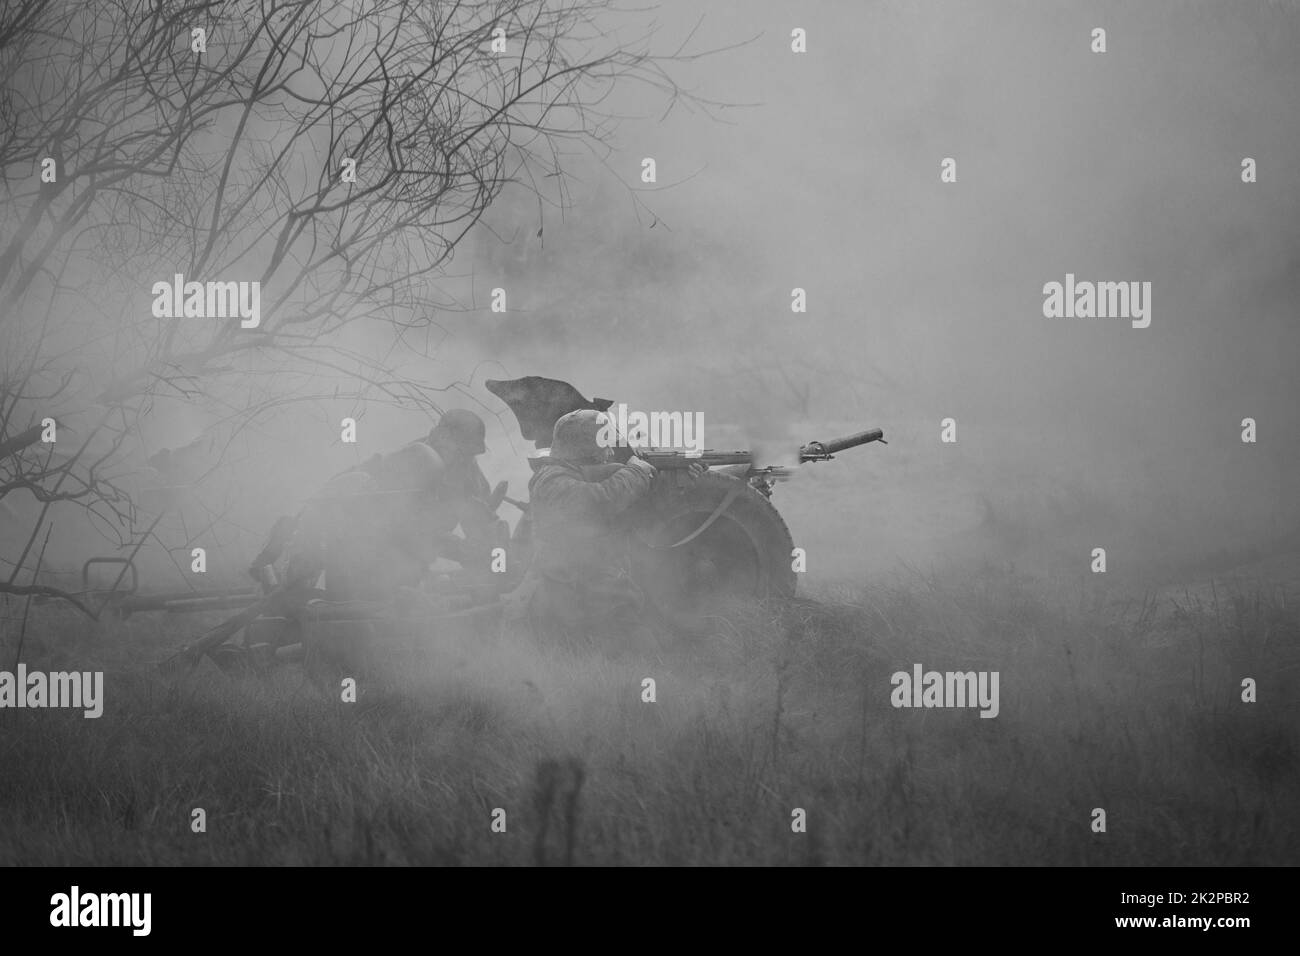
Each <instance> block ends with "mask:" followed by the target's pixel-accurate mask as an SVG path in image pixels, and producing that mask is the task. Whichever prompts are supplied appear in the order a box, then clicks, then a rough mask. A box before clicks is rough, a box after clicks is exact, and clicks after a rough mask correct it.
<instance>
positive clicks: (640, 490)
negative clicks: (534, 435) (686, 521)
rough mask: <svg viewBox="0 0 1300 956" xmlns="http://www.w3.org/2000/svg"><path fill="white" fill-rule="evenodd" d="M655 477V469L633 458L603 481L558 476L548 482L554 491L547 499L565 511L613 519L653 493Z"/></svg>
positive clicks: (547, 495)
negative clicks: (583, 512)
mask: <svg viewBox="0 0 1300 956" xmlns="http://www.w3.org/2000/svg"><path fill="white" fill-rule="evenodd" d="M654 475H655V469H654V466H652V465H650V464H649V463H648V462H646V461H643V460H642V459H640V458H633V459H632V460H631V461H630V462H629V463H628V464H626V465H624V466H623V467H622V468H620V469H618V471H616V472H614V474H612V475H610V476H609V477H608V478H606V479H604V480H603V481H583V480H582V479H580V478H576V477H574V476H572V475H563V474H562V475H556V476H555V478H554V479H552V482H549V484H551V485H552V487H551V488H548V489H546V494H545V496H546V497H550V498H552V500H554V501H556V502H559V503H561V504H562V505H563V506H564V507H566V508H572V509H575V510H582V511H586V512H595V513H597V514H600V515H602V516H604V517H613V516H614V515H616V514H618V513H620V512H622V511H625V510H626V509H628V508H630V507H631V506H632V505H633V504H634V503H635V502H636V500H637V499H638V498H640V497H641V496H642V495H644V494H645V493H646V492H647V491H649V490H650V485H651V482H652V481H653V479H654ZM539 490H540V489H539Z"/></svg>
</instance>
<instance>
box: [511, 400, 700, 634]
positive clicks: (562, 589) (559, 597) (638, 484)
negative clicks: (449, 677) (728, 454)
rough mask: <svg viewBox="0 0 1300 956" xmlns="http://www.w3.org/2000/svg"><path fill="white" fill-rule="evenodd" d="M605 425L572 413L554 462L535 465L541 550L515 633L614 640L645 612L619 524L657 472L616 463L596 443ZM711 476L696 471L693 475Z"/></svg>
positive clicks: (516, 609) (518, 595)
mask: <svg viewBox="0 0 1300 956" xmlns="http://www.w3.org/2000/svg"><path fill="white" fill-rule="evenodd" d="M606 421H607V418H606V416H605V414H604V413H603V412H597V411H593V410H590V409H582V410H580V411H576V412H570V413H569V414H567V415H565V416H563V417H562V418H560V419H559V421H557V422H556V423H555V431H554V439H553V442H552V445H551V452H550V456H549V457H547V458H541V459H534V461H533V462H532V463H531V464H532V465H533V468H534V474H533V477H532V479H531V480H530V481H529V483H528V491H529V500H530V503H529V518H530V520H531V522H532V526H533V528H532V533H533V537H534V541H535V551H534V556H533V560H532V564H531V565H530V567H529V569H528V574H527V575H526V576H525V578H524V582H523V583H522V584H521V585H520V587H519V588H518V589H517V590H516V591H515V593H514V594H513V595H512V598H511V601H510V605H509V607H508V609H507V613H506V624H507V626H508V627H510V626H513V627H519V626H521V625H523V624H525V623H526V624H528V625H531V627H532V629H533V630H534V632H535V633H536V634H538V635H539V636H541V637H543V638H545V639H551V640H554V639H557V638H560V639H562V638H563V637H565V636H569V637H578V638H585V637H590V636H591V635H592V634H593V633H603V634H606V635H608V634H610V633H611V629H613V628H617V627H620V626H621V627H623V628H627V627H629V626H630V625H631V622H632V621H633V620H634V619H635V618H636V616H638V615H639V613H640V611H641V609H642V605H643V596H642V594H641V591H640V589H639V588H638V587H637V586H636V584H635V583H634V582H633V581H632V579H631V577H630V575H629V568H628V548H629V546H630V544H631V542H630V540H629V537H628V531H627V528H626V526H625V525H623V524H622V523H621V520H620V519H622V518H623V517H624V516H625V515H626V513H627V512H628V510H629V509H630V508H632V506H633V505H635V504H636V503H637V502H638V501H640V500H641V499H642V498H644V496H645V495H646V494H647V493H648V492H649V491H650V490H651V487H652V486H653V481H654V477H655V469H654V467H653V466H652V465H650V464H649V463H648V462H646V461H645V460H643V459H641V458H637V457H635V456H634V457H632V458H630V459H629V460H628V462H627V464H625V465H621V466H620V465H613V464H610V459H611V457H612V451H613V450H612V449H611V448H608V447H602V446H601V445H600V443H599V442H598V441H597V435H598V434H599V432H600V430H601V428H602V426H604V425H605V423H606ZM704 470H705V469H704V468H703V466H700V465H692V466H691V468H690V475H691V477H692V478H695V477H697V476H698V475H700V474H703V472H704Z"/></svg>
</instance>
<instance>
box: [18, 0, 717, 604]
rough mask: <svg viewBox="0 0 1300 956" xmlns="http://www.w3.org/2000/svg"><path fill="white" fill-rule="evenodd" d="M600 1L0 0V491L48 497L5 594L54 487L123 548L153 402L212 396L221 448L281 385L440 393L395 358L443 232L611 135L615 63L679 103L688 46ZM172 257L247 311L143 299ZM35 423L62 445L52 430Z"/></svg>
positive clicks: (58, 497)
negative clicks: (576, 149) (677, 65)
mask: <svg viewBox="0 0 1300 956" xmlns="http://www.w3.org/2000/svg"><path fill="white" fill-rule="evenodd" d="M609 16H610V11H609V10H608V3H607V2H606V0H480V2H448V3H434V2H419V3H416V2H409V0H366V2H364V3H360V2H348V0H260V2H257V3H223V2H216V0H13V2H11V3H8V4H6V5H5V6H4V8H3V11H0V83H3V86H2V87H0V176H2V177H3V187H4V195H3V197H2V198H0V500H2V499H3V498H4V497H5V496H6V495H9V494H12V493H15V492H18V491H21V490H25V491H27V492H29V493H31V494H32V495H34V496H35V497H36V499H37V500H39V501H40V502H42V508H41V511H40V515H39V518H38V519H37V520H36V522H35V525H34V527H32V528H31V531H30V537H29V539H28V540H27V545H26V547H24V548H22V549H21V550H20V551H19V555H18V558H17V560H16V563H14V564H13V565H12V566H11V567H10V568H8V569H7V572H8V573H7V574H5V573H3V572H4V571H5V570H6V569H0V592H7V593H20V594H21V593H32V589H33V588H34V587H37V585H35V583H34V582H24V580H23V578H24V575H25V573H26V572H24V568H25V567H26V566H27V563H28V559H29V554H30V552H31V545H32V542H34V541H35V540H36V539H37V536H38V535H39V533H40V530H41V528H42V527H43V526H45V524H46V522H47V521H48V520H50V509H51V507H53V506H55V505H56V504H59V505H75V506H78V507H81V508H84V509H85V510H86V511H87V512H88V513H89V514H91V515H92V516H94V517H95V519H96V520H97V522H98V523H99V526H100V527H101V528H102V529H103V530H105V531H106V532H108V533H111V534H113V535H115V536H116V537H117V538H118V539H119V543H121V544H123V545H126V544H130V543H132V542H135V543H137V544H138V542H139V541H140V533H141V532H140V528H139V527H138V526H137V525H138V521H139V516H138V514H137V511H136V507H135V503H134V502H133V500H132V497H131V495H130V493H129V492H128V491H127V490H125V488H124V486H123V484H122V483H121V481H120V478H121V474H120V468H121V461H122V450H123V448H124V447H125V446H126V445H129V444H130V442H131V440H132V436H133V435H136V434H137V433H138V428H139V424H140V421H141V416H144V415H146V414H148V412H149V410H150V407H151V402H152V401H153V400H154V399H158V398H162V397H171V398H179V399H181V400H184V401H187V402H193V403H195V404H198V405H202V406H204V407H206V408H208V409H218V410H220V411H221V418H220V421H221V425H220V430H221V432H222V434H220V435H215V436H213V438H214V440H216V441H218V442H226V443H228V442H229V440H230V439H231V438H232V436H234V435H236V434H238V433H239V431H240V430H241V429H242V428H244V427H246V426H247V425H249V424H250V423H252V422H255V421H259V420H265V419H267V418H268V417H269V416H271V415H273V414H274V413H275V411H276V410H277V409H278V408H280V407H281V406H282V404H283V403H285V402H295V401H306V400H312V399H314V398H320V397H326V396H332V397H334V398H339V397H350V398H352V399H354V400H355V401H356V402H358V403H360V402H367V401H380V402H388V403H392V404H395V405H399V406H401V407H406V408H421V409H429V410H437V409H438V397H439V394H440V393H441V392H442V391H444V390H445V389H446V388H448V387H450V385H451V383H443V384H441V385H435V384H433V383H429V382H423V381H418V380H415V379H414V378H413V377H412V376H411V375H410V374H408V373H403V372H402V371H401V369H400V368H399V367H398V364H397V363H396V362H395V361H394V356H395V355H396V354H398V353H399V352H400V353H402V354H405V355H408V356H409V355H411V354H414V355H417V356H429V355H430V354H431V353H432V351H433V350H434V349H436V347H437V342H438V340H439V337H440V331H439V329H440V327H439V326H438V324H437V321H436V314H437V312H438V311H440V310H448V309H458V308H461V306H460V305H459V304H458V303H456V302H455V301H454V300H452V299H451V298H449V297H447V296H444V295H441V294H440V293H439V290H438V287H437V283H436V280H437V279H438V277H439V276H441V275H443V274H444V271H445V269H446V267H447V264H448V262H449V261H450V259H451V256H452V254H453V252H454V250H455V249H456V247H457V245H458V243H460V242H461V240H462V239H463V238H464V237H465V236H466V234H467V233H468V232H469V231H470V230H471V229H472V228H473V227H474V226H475V224H476V223H477V222H478V221H479V219H480V217H481V216H482V215H483V213H484V211H485V210H486V209H487V208H488V207H489V206H490V205H491V204H492V202H493V201H494V200H495V199H496V197H497V196H498V195H499V194H500V191H501V190H502V188H503V187H504V186H505V185H506V184H507V183H511V182H515V183H523V184H525V185H527V186H530V187H531V188H534V189H536V190H538V191H539V195H540V194H541V189H542V187H541V185H540V184H542V183H545V182H547V181H548V180H549V181H550V182H552V183H560V184H562V183H563V172H564V170H563V166H564V162H565V160H566V157H568V156H569V155H570V151H571V149H572V147H573V146H582V147H586V148H589V149H592V150H596V151H599V150H600V149H601V148H602V144H603V143H604V142H605V141H606V137H607V135H608V133H609V131H610V129H611V128H612V124H613V123H614V122H615V121H616V119H617V118H616V117H614V116H611V115H609V114H608V113H606V112H604V111H603V110H602V103H604V102H605V100H606V98H607V97H608V95H609V93H610V91H611V89H612V88H613V86H614V84H615V83H617V82H621V81H625V80H633V81H637V82H641V83H645V84H649V85H650V86H651V87H653V88H654V89H655V90H657V91H658V92H659V93H660V94H662V95H663V96H664V97H665V98H666V99H667V100H668V101H669V103H670V104H671V103H672V102H676V101H677V100H678V98H679V97H680V96H683V94H682V93H681V91H680V90H679V89H678V88H677V87H676V85H675V84H674V83H673V81H672V80H671V78H670V76H669V74H668V72H667V71H666V68H665V67H666V65H667V63H668V62H669V61H671V60H673V59H675V58H680V57H681V56H682V54H681V51H677V52H676V53H675V54H673V55H672V56H669V57H657V56H653V55H651V53H650V52H649V49H648V39H649V38H648V34H645V33H641V34H638V35H637V37H636V39H635V40H633V41H630V42H629V41H624V40H620V39H619V38H617V37H616V35H615V34H614V33H612V32H610V30H609V29H608V24H609V20H608V19H607V17H609ZM696 55H699V54H696ZM705 105H706V106H707V104H705ZM176 274H181V275H183V276H184V278H185V280H186V281H198V282H213V281H220V282H234V281H249V282H252V281H256V282H258V283H259V284H260V290H261V303H262V309H261V312H262V316H263V317H262V319H261V322H260V324H259V325H258V326H257V327H256V328H244V327H242V324H241V322H240V321H239V320H238V318H231V317H224V318H213V317H212V316H208V315H185V314H181V315H179V316H177V317H171V316H156V315H154V312H153V310H152V309H151V298H152V293H151V289H152V287H153V284H154V283H155V282H163V283H170V282H171V281H172V277H173V276H174V275H176ZM176 305H177V308H178V309H179V307H180V304H179V303H177V304H176ZM195 311H199V310H195ZM376 330H378V332H379V333H380V334H378V335H376V334H375V332H376ZM331 387H332V390H331ZM45 419H53V420H55V422H56V423H57V424H58V425H59V427H60V428H61V429H69V428H71V429H72V434H71V437H72V439H73V440H72V441H71V442H68V441H67V438H66V437H65V436H66V434H67V431H66V430H65V431H60V433H59V439H60V440H59V442H58V443H57V444H56V445H50V444H48V443H43V442H41V441H40V440H39V437H40V434H41V433H40V431H38V430H37V429H36V428H34V427H33V426H37V425H38V423H39V422H41V421H42V420H45ZM69 423H75V428H74V427H73V426H71V425H70V424H69ZM56 447H57V449H58V450H57V451H56ZM68 447H71V448H72V449H73V450H72V451H70V452H67V451H64V449H65V448H68ZM115 469H116V470H115ZM54 590H56V589H50V588H43V589H41V593H52V592H53V591H54ZM65 593H66V592H65Z"/></svg>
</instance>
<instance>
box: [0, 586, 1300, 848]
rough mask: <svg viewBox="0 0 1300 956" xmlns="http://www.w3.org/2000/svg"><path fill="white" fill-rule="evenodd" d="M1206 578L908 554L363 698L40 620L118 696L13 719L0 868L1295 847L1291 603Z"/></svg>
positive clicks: (42, 659) (159, 628)
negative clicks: (988, 697) (714, 626)
mask: <svg viewBox="0 0 1300 956" xmlns="http://www.w3.org/2000/svg"><path fill="white" fill-rule="evenodd" d="M1212 593H1213V595H1214V597H1213V600H1212V601H1208V600H1206V599H1203V598H1202V597H1201V596H1200V592H1199V591H1196V592H1194V591H1192V590H1184V591H1183V592H1181V594H1180V593H1178V592H1173V591H1171V592H1168V593H1162V594H1154V593H1148V594H1146V595H1145V596H1144V595H1135V596H1133V597H1131V598H1130V597H1123V596H1120V595H1117V594H1112V593H1108V592H1107V591H1106V590H1105V589H1103V588H1101V587H1085V586H1082V585H1079V584H1077V583H1075V584H1072V585H1071V584H1060V583H1053V582H1052V581H1050V580H1045V579H1042V578H1031V577H1029V576H1026V575H1023V574H1021V573H1018V572H1016V571H1014V570H1012V569H1011V568H1009V567H1006V566H1001V567H999V566H997V565H989V564H984V565H978V564H971V565H968V566H966V567H964V568H958V569H948V570H945V571H944V573H943V574H938V573H932V572H925V571H920V570H908V571H900V572H898V573H896V574H893V575H890V576H885V577H881V578H877V579H875V580H874V581H873V583H871V584H867V585H855V586H849V585H844V586H840V587H838V588H823V589H822V590H821V591H820V592H817V593H813V594H811V595H810V596H809V597H808V598H805V599H801V600H800V601H799V602H798V603H796V604H794V605H792V606H788V607H785V608H782V609H779V610H776V611H772V610H769V611H766V612H765V611H762V610H759V609H753V610H752V611H751V612H750V613H749V614H748V615H747V617H746V618H745V619H743V620H741V619H735V620H732V621H729V622H727V623H726V624H725V626H721V627H720V628H719V631H718V633H717V634H716V635H715V636H714V637H713V638H711V639H709V640H706V641H703V642H700V643H698V644H694V645H682V644H677V645H674V646H671V647H668V648H664V649H659V650H655V651H653V652H646V651H644V650H641V651H638V650H636V649H632V650H628V649H612V648H610V649H586V650H583V649H574V648H538V647H535V646H529V645H527V644H525V643H522V642H519V641H516V640H513V639H511V638H508V637H499V636H492V637H480V638H473V637H469V636H462V637H460V638H456V639H450V638H444V639H441V640H435V639H432V638H431V639H430V640H429V642H428V645H429V648H430V650H429V651H428V653H427V654H425V655H422V656H420V657H418V658H415V659H411V660H405V659H404V660H402V661H400V662H399V663H400V668H399V673H398V675H397V676H396V677H393V678H389V679H375V680H373V681H372V680H369V679H367V680H364V681H363V682H362V685H361V693H360V696H359V699H358V701H357V702H356V703H343V702H342V701H341V700H340V696H341V695H340V694H338V693H335V692H333V691H331V692H329V693H326V692H324V691H322V690H321V689H320V688H318V687H317V686H316V685H314V684H312V683H310V682H309V681H307V680H306V679H305V678H304V677H303V675H302V673H301V671H300V670H298V669H297V668H287V669H283V670H281V671H279V672H277V673H275V674H274V675H273V676H269V677H266V676H245V677H238V678H232V677H229V676H227V675H226V674H224V673H223V672H221V671H219V670H217V669H216V668H215V667H213V666H212V665H211V664H210V663H205V664H204V665H202V666H201V667H200V668H199V669H198V670H197V671H195V672H194V673H192V674H190V675H189V676H188V677H185V678H184V679H180V680H176V681H168V680H165V679H164V678H162V677H160V676H157V675H156V674H155V673H154V672H153V671H152V670H151V669H150V668H149V667H148V666H147V664H148V662H149V661H151V660H156V659H157V658H159V657H161V656H163V655H164V653H165V652H166V651H167V650H168V649H169V648H172V647H174V646H176V645H177V643H178V642H179V641H180V640H181V639H182V638H183V637H184V636H185V635H184V634H183V633H182V632H181V630H180V628H181V627H184V628H188V629H189V630H190V631H192V630H193V629H195V628H197V627H199V626H200V624H201V622H199V621H194V620H186V619H177V618H172V619H167V618H165V617H161V616H159V617H157V618H154V619H153V620H150V619H148V618H146V617H143V616H140V617H137V618H132V619H131V620H129V621H128V622H126V623H125V624H121V625H118V626H117V627H116V628H115V629H112V628H104V629H101V630H100V631H99V632H98V633H96V634H95V635H93V636H92V635H90V634H88V633H87V632H86V626H85V625H84V624H82V623H80V622H79V621H78V620H77V619H76V618H75V617H72V616H70V615H68V614H67V612H64V611H60V610H58V609H55V608H52V607H44V608H35V609H33V621H32V622H31V624H30V625H29V628H28V633H27V636H26V647H25V649H24V653H23V659H24V661H25V662H26V663H27V665H28V667H29V669H31V668H39V669H46V670H59V669H71V668H77V669H83V670H84V669H102V670H104V671H105V672H106V677H105V698H106V701H105V709H104V715H103V717H101V718H99V719H98V720H90V719H84V718H83V717H82V716H81V715H80V712H67V711H33V710H5V711H0V819H3V821H4V825H3V826H2V827H0V862H4V863H21V864H55V863H57V864H214V863H216V864H535V863H543V864H549V865H553V864H558V863H563V862H565V861H566V859H571V860H572V861H573V862H574V863H576V864H578V865H583V864H814V865H815V864H832V865H834V864H1049V865H1054V864H1118V865H1128V864H1147V865H1153V864H1175V865H1178V864H1295V863H1298V862H1300V826H1298V824H1300V804H1298V803H1297V801H1296V799H1295V795H1296V793H1297V792H1300V767H1298V761H1297V755H1298V754H1300V719H1297V718H1298V716H1300V712H1298V711H1297V706H1298V705H1300V612H1298V611H1297V608H1296V606H1295V604H1294V602H1289V601H1288V599H1287V597H1286V595H1285V593H1284V592H1280V591H1277V590H1273V591H1270V590H1269V589H1267V588H1256V589H1254V590H1249V589H1245V588H1235V587H1232V586H1224V585H1220V586H1219V587H1216V588H1213V590H1212ZM19 611H20V605H19V604H18V603H17V602H11V603H10V605H9V607H8V611H7V612H6V613H5V617H6V621H5V622H4V623H5V625H6V630H5V632H4V644H3V649H2V650H0V653H3V655H4V657H3V658H0V660H3V661H4V664H3V666H5V667H9V666H10V662H11V661H12V660H13V654H14V650H15V643H16V637H17V623H16V621H14V620H12V619H13V618H16V617H18V616H20V615H19V613H18V612H19ZM38 611H39V612H41V613H40V614H39V615H38V614H37V612H38ZM914 663H920V664H922V665H923V666H924V667H925V668H926V669H931V668H933V669H938V670H967V669H973V670H996V671H998V672H999V673H1000V713H999V715H998V716H997V717H996V719H981V718H980V717H979V716H978V713H977V711H976V710H973V709H967V710H940V709H911V710H908V709H894V708H893V707H891V705H890V691H891V685H890V680H889V678H890V675H891V674H892V673H893V672H894V671H898V670H904V671H910V670H911V667H912V665H913V664H914ZM647 677H649V678H653V679H654V680H655V682H656V698H657V699H656V702H654V703H645V702H643V701H642V699H641V698H642V680H643V679H644V678H647ZM1244 677H1253V678H1254V679H1255V680H1256V681H1257V683H1258V698H1259V699H1258V703H1253V704H1248V703H1242V702H1241V700H1240V694H1241V680H1242V678H1244ZM1096 807H1101V808H1104V809H1105V811H1106V818H1107V819H1106V832H1104V833H1094V832H1093V831H1092V829H1091V826H1090V824H1091V821H1092V816H1091V813H1092V810H1093V808H1096ZM194 808H203V810H204V811H205V814H206V824H207V828H206V832H204V833H195V832H192V830H191V825H190V824H191V812H192V810H193V809H194ZM495 808H501V809H503V810H505V832H504V833H499V832H493V829H492V819H493V810H494V809H495ZM795 808H802V809H804V810H805V811H806V818H807V830H806V832H804V833H795V832H792V828H791V820H792V811H793V810H794V809H795Z"/></svg>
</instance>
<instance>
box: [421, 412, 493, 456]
mask: <svg viewBox="0 0 1300 956" xmlns="http://www.w3.org/2000/svg"><path fill="white" fill-rule="evenodd" d="M486 438H487V426H486V425H484V424H483V419H481V418H479V417H478V416H477V415H475V414H474V413H473V412H471V411H469V410H468V409H464V408H450V409H448V410H447V411H445V412H443V415H442V417H441V418H440V419H438V424H436V425H434V426H433V431H431V432H429V437H428V439H426V441H427V442H428V444H430V445H435V446H436V445H438V444H442V443H447V444H450V445H453V446H454V447H455V448H456V449H457V450H458V451H459V452H461V454H464V455H481V454H483V453H484V452H485V451H487V444H486Z"/></svg>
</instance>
